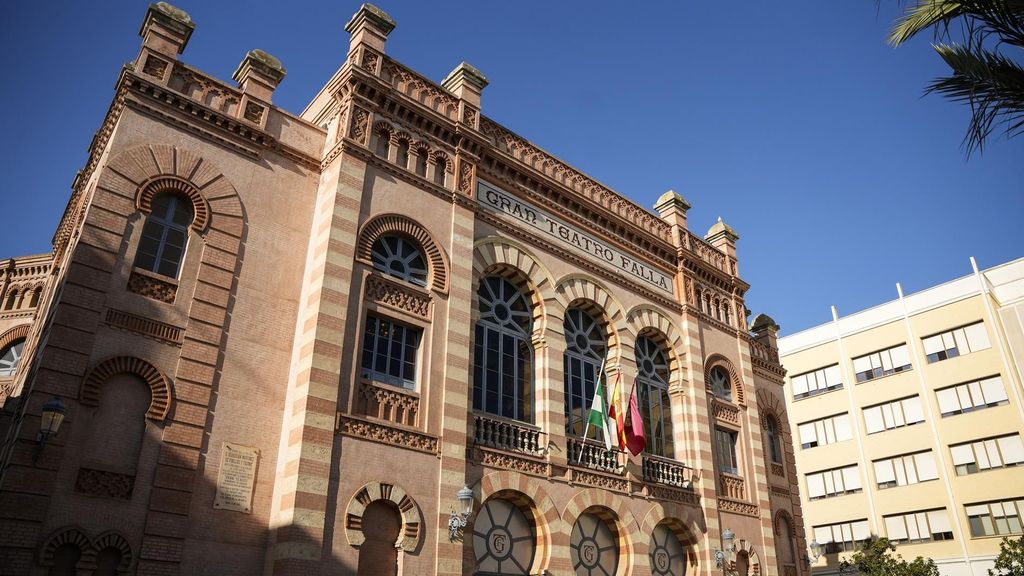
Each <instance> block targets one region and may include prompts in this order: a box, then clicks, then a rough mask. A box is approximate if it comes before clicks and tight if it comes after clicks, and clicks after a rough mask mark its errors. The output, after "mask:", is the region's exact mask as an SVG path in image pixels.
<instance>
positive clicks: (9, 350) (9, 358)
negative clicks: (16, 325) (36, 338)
mask: <svg viewBox="0 0 1024 576" xmlns="http://www.w3.org/2000/svg"><path fill="white" fill-rule="evenodd" d="M24 349H25V341H24V340H18V341H17V342H13V343H11V344H9V345H8V346H7V347H6V348H4V349H3V350H2V351H0V376H14V374H15V373H17V371H18V364H20V363H21V353H22V351H23V350H24Z"/></svg>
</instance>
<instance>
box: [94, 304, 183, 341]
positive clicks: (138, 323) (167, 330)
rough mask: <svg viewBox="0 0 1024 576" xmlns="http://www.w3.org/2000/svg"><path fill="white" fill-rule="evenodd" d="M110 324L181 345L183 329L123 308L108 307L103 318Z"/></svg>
mask: <svg viewBox="0 0 1024 576" xmlns="http://www.w3.org/2000/svg"><path fill="white" fill-rule="evenodd" d="M103 321H104V322H106V323H107V324H108V325H109V326H112V327H114V328H120V329H122V330H128V331H129V332H134V333H136V334H141V335H143V336H146V337H147V338H153V339H154V340H159V341H161V342H166V343H168V344H174V345H177V346H180V345H181V337H182V333H183V331H182V329H181V328H178V327H177V326H171V325H170V324H165V323H163V322H158V321H156V320H150V319H149V318H143V317H142V316H137V315H135V314H131V313H128V312H124V311H121V310H113V309H108V310H107V314H106V316H105V317H104V319H103Z"/></svg>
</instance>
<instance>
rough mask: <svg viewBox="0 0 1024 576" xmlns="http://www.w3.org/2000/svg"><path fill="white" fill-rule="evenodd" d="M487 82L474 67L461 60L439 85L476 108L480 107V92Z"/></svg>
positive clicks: (481, 73)
mask: <svg viewBox="0 0 1024 576" xmlns="http://www.w3.org/2000/svg"><path fill="white" fill-rule="evenodd" d="M487 84H489V82H488V81H487V77H486V76H484V75H483V72H480V71H479V70H477V69H476V68H475V67H473V66H470V65H469V64H467V63H465V62H463V63H461V64H459V65H458V66H456V67H455V69H454V70H452V71H451V73H449V74H448V76H447V77H446V78H445V79H444V80H443V81H442V82H441V87H442V88H444V89H445V90H447V91H449V92H451V93H452V94H455V96H456V97H458V98H459V100H463V101H464V102H466V103H467V104H469V105H471V106H474V107H476V108H479V107H480V94H481V93H482V92H483V90H484V88H486V87H487Z"/></svg>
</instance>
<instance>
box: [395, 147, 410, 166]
mask: <svg viewBox="0 0 1024 576" xmlns="http://www.w3.org/2000/svg"><path fill="white" fill-rule="evenodd" d="M395 164H398V165H399V166H401V167H402V168H407V167H408V166H409V141H408V140H399V141H398V156H397V157H396V158H395Z"/></svg>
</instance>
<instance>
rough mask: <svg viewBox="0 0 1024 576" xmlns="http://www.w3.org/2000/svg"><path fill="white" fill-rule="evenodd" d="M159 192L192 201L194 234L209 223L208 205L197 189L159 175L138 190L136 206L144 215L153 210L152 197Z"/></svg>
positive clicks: (185, 181) (204, 228)
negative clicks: (174, 194)
mask: <svg viewBox="0 0 1024 576" xmlns="http://www.w3.org/2000/svg"><path fill="white" fill-rule="evenodd" d="M161 192H172V193H176V194H178V195H179V196H183V197H185V198H188V199H189V200H191V201H192V214H193V216H192V224H191V227H192V229H193V230H195V231H196V232H199V233H202V232H204V231H205V230H206V227H207V225H209V223H210V205H209V204H208V203H207V202H206V198H204V197H203V194H202V193H201V192H200V191H199V189H198V188H196V186H195V185H194V184H192V183H191V182H189V181H188V180H186V179H184V178H180V177H178V176H171V175H166V174H161V175H160V176H155V177H153V178H150V179H149V180H147V181H146V182H145V183H143V184H142V185H141V187H140V188H139V193H138V196H137V198H136V200H135V202H136V206H138V208H139V210H142V211H143V212H145V213H146V214H149V213H150V212H151V211H152V210H153V197H155V196H156V195H157V194H160V193H161Z"/></svg>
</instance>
